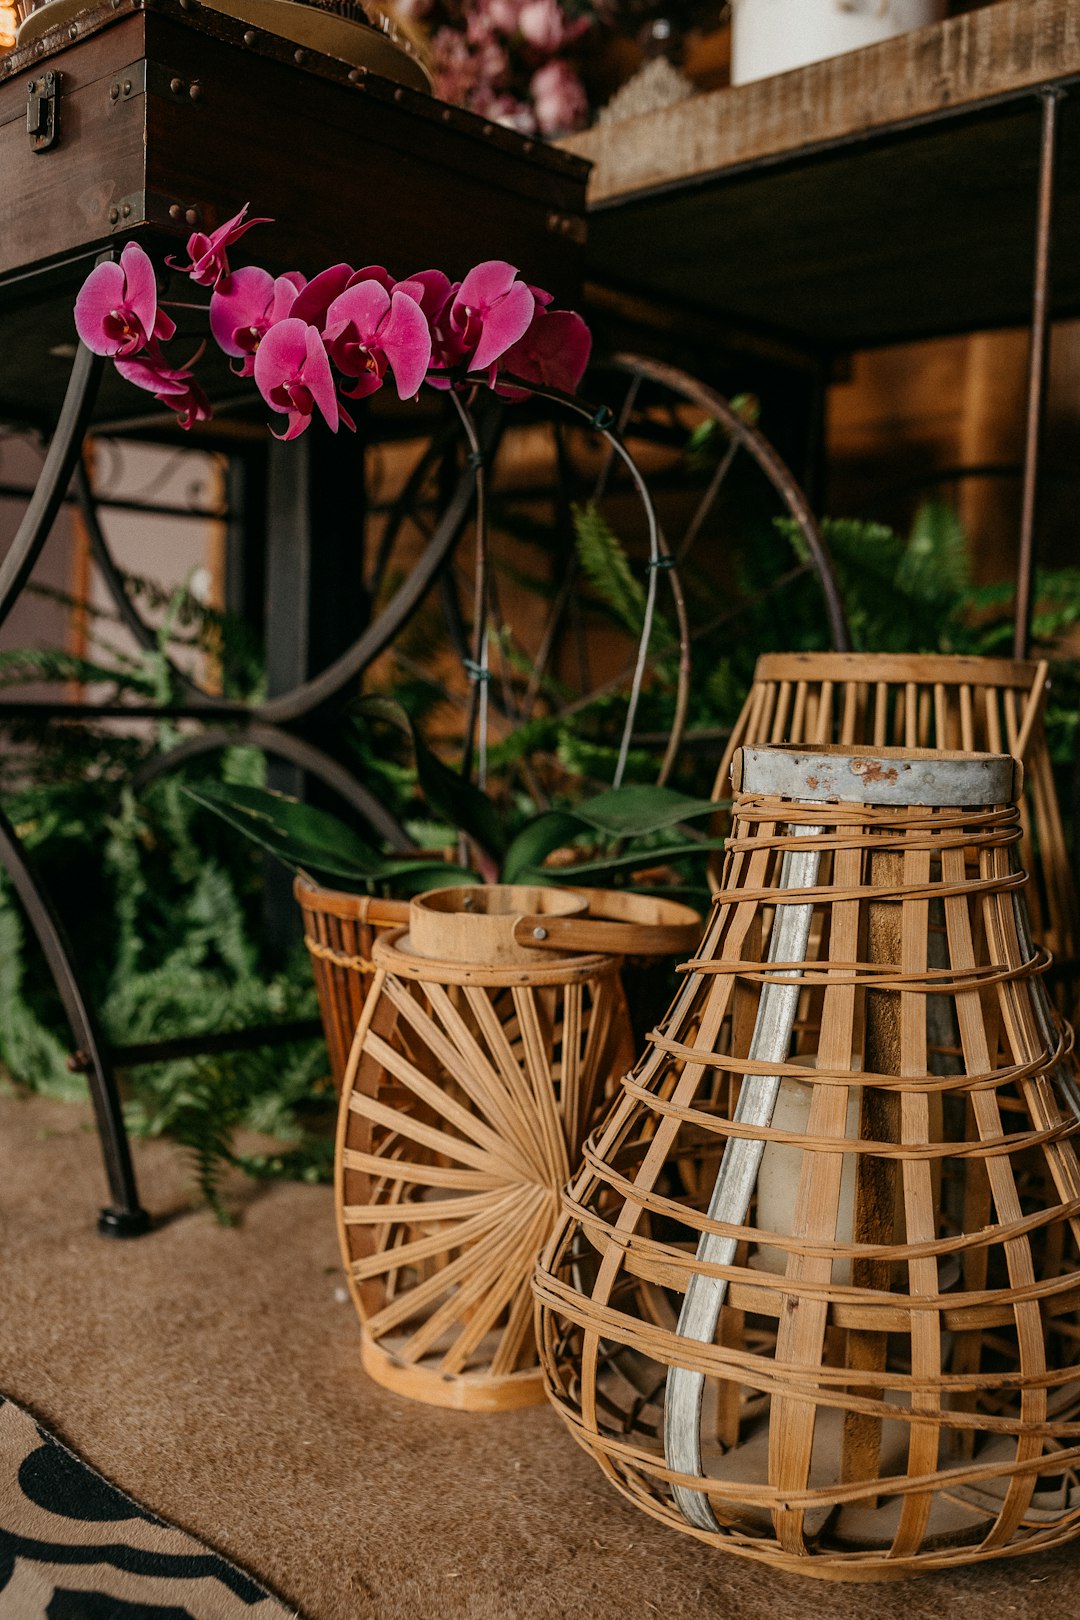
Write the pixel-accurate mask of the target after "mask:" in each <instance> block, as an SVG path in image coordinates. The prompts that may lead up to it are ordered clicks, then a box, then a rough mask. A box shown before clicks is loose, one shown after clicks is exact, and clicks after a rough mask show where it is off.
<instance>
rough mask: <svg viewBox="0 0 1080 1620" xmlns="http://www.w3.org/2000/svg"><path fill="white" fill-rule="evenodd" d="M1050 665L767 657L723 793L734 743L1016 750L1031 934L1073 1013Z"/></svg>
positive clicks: (719, 793)
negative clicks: (1048, 716)
mask: <svg viewBox="0 0 1080 1620" xmlns="http://www.w3.org/2000/svg"><path fill="white" fill-rule="evenodd" d="M1048 685H1049V665H1048V664H1046V663H1045V662H1041V663H1034V662H1026V661H1022V660H1014V659H1008V658H964V657H959V656H941V655H937V654H920V655H910V654H893V653H769V654H767V655H766V656H764V657H762V658H759V659H758V663H757V668H756V670H755V672H754V683H753V686H752V687H751V689H750V693H749V695H748V697H747V699H746V702H745V704H744V705H743V709H742V713H741V714H740V716H739V718H738V720H737V721H736V724H735V728H734V730H733V732H732V735H731V738H730V740H729V743H728V748H727V752H726V753H725V755H724V758H723V759H722V761H721V763H720V770H719V773H718V774H717V778H716V788H715V796H716V797H717V798H726V797H727V793H728V786H729V778H730V770H731V761H732V758H733V756H734V753H735V750H736V749H737V748H741V747H743V746H754V745H759V744H762V743H783V742H787V743H798V744H805V743H815V744H816V743H843V744H848V745H851V746H856V747H862V746H865V747H870V748H883V747H886V746H894V747H900V748H907V749H915V748H943V749H963V750H964V751H965V752H967V753H971V752H973V751H978V750H981V751H983V752H988V753H994V754H996V753H1003V754H1012V755H1014V756H1015V757H1016V758H1017V759H1019V760H1020V761H1021V763H1022V764H1023V766H1024V788H1025V791H1024V795H1023V798H1022V799H1021V803H1020V824H1021V830H1022V835H1023V836H1022V839H1021V847H1020V860H1021V864H1022V865H1023V867H1024V869H1025V871H1026V872H1027V873H1028V874H1029V877H1030V879H1031V882H1030V884H1029V887H1028V890H1027V903H1028V912H1029V915H1030V918H1031V926H1032V929H1033V931H1034V934H1035V938H1036V939H1037V940H1038V941H1039V943H1040V944H1041V945H1045V946H1046V947H1047V948H1048V949H1049V951H1050V952H1051V953H1052V955H1053V957H1054V961H1055V964H1056V965H1055V972H1054V983H1055V993H1056V995H1057V999H1058V1001H1059V1005H1060V1006H1061V1008H1062V1010H1063V1011H1065V1012H1067V1013H1069V1014H1071V1013H1072V1009H1073V1004H1074V997H1075V988H1076V960H1077V955H1078V950H1080V905H1078V902H1077V895H1076V885H1075V882H1074V879H1073V873H1072V867H1071V865H1070V862H1069V855H1068V850H1067V848H1066V844H1065V832H1064V828H1063V825H1062V818H1061V810H1060V808H1059V805H1058V798H1057V790H1056V788H1055V786H1054V773H1053V769H1052V766H1051V762H1050V753H1049V749H1048V747H1047V741H1046V729H1045V726H1044V724H1043V711H1044V708H1045V700H1046V692H1047V688H1048Z"/></svg>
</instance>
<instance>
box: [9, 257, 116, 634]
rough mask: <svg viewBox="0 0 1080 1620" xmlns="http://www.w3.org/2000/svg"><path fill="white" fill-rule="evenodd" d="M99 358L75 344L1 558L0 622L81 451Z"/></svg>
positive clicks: (97, 382)
mask: <svg viewBox="0 0 1080 1620" xmlns="http://www.w3.org/2000/svg"><path fill="white" fill-rule="evenodd" d="M108 257H109V258H111V257H112V255H111V254H110V255H108ZM99 262H100V261H99ZM104 364H105V362H104V360H103V359H102V357H101V355H99V354H91V352H90V350H89V349H88V348H86V347H85V346H84V345H83V344H80V345H79V349H78V352H77V353H76V355H75V360H74V363H73V364H72V367H71V375H70V377H69V378H68V385H67V392H66V393H65V395H64V403H63V405H62V407H61V410H60V419H59V421H58V422H57V424H56V431H55V433H54V434H53V436H52V440H51V442H50V444H49V450H48V454H47V455H46V457H45V465H44V466H43V467H42V469H41V476H40V477H39V479H38V481H37V484H36V486H35V488H34V493H33V495H32V496H31V497H30V502H29V504H28V506H27V508H26V511H25V512H24V513H23V520H22V522H21V523H20V524H19V527H18V530H17V532H16V534H15V538H14V540H13V541H12V542H11V545H10V547H9V548H8V551H7V555H6V556H5V557H4V560H3V562H2V563H0V624H3V622H4V620H5V619H6V618H7V616H8V614H9V613H10V612H11V609H12V607H13V606H14V604H15V599H16V597H17V596H18V595H19V593H20V591H21V590H22V588H23V586H24V585H25V584H26V581H27V580H28V579H29V577H30V573H31V570H32V569H33V566H34V564H35V562H36V561H37V559H38V557H39V555H40V554H41V549H42V547H43V546H44V544H45V542H46V540H47V539H48V537H49V530H50V529H51V528H52V526H53V523H54V521H55V519H56V515H57V513H58V512H59V510H60V507H61V505H62V504H63V501H64V496H65V495H66V494H67V487H68V484H69V483H70V481H71V475H72V473H73V472H74V470H75V466H76V464H77V462H78V460H79V456H80V455H81V453H82V442H83V438H84V437H85V434H86V429H87V427H88V425H89V422H90V415H91V412H92V411H93V408H94V401H95V399H96V398H97V392H98V388H99V386H100V383H101V373H102V368H103V367H104Z"/></svg>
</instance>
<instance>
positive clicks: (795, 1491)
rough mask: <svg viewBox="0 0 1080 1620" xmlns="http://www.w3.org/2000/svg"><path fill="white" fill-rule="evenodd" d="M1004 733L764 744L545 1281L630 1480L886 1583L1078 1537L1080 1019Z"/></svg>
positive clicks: (738, 782) (576, 1373) (741, 784)
mask: <svg viewBox="0 0 1080 1620" xmlns="http://www.w3.org/2000/svg"><path fill="white" fill-rule="evenodd" d="M1018 779H1019V767H1018V766H1017V765H1016V764H1015V762H1014V761H1013V760H1012V759H1010V758H1006V757H1002V756H986V755H952V756H950V755H947V754H946V755H943V754H929V753H918V752H912V751H906V750H902V749H883V750H879V751H877V752H876V753H874V752H873V751H871V750H867V749H863V750H847V749H842V748H835V747H834V748H819V749H805V750H797V749H776V748H764V749H744V750H742V751H740V753H739V754H737V755H736V759H735V769H734V781H735V786H736V789H737V791H736V794H735V799H734V810H733V815H734V822H733V836H732V838H731V841H730V844H729V847H728V852H727V856H726V862H725V867H724V872H723V884H722V887H721V889H720V891H719V893H718V894H717V895H716V896H715V901H714V907H713V911H712V915H711V918H710V922H709V925H708V928H707V930H706V934H705V938H704V941H703V944H702V946H701V949H700V951H699V952H698V954H697V957H696V958H695V959H694V960H693V961H691V962H689V963H688V964H687V965H686V968H685V973H686V977H685V982H684V983H683V985H682V988H681V990H680V992H679V994H678V996H677V998H676V999H675V1001H674V1003H673V1005H672V1007H671V1009H670V1011H669V1013H668V1015H667V1018H666V1019H665V1021H664V1023H663V1025H662V1027H661V1028H660V1029H659V1030H657V1031H656V1032H654V1034H653V1036H652V1037H651V1039H650V1042H649V1045H648V1047H647V1048H646V1050H645V1053H644V1055H643V1057H642V1058H641V1060H640V1061H639V1063H638V1064H637V1066H636V1068H635V1069H634V1070H633V1071H632V1073H631V1074H629V1075H628V1076H627V1077H626V1078H625V1079H624V1080H623V1082H622V1091H621V1096H620V1097H619V1100H618V1102H617V1103H616V1105H615V1106H614V1108H613V1109H612V1111H611V1113H610V1115H609V1116H608V1118H607V1120H606V1122H605V1123H604V1125H603V1127H602V1128H601V1130H600V1131H599V1132H598V1133H597V1134H596V1135H595V1136H593V1137H591V1138H590V1139H589V1141H588V1142H587V1143H586V1145H585V1152H584V1159H585V1163H584V1169H583V1170H582V1171H581V1172H580V1173H579V1175H578V1176H577V1178H576V1179H575V1181H574V1182H573V1183H572V1184H571V1186H570V1188H569V1190H568V1193H567V1195H566V1198H565V1201H564V1213H563V1216H562V1219H561V1222H560V1225H559V1228H558V1230H557V1232H556V1235H555V1237H554V1238H553V1240H552V1242H551V1244H550V1245H549V1247H548V1249H547V1251H546V1252H545V1255H544V1257H543V1259H542V1261H541V1265H540V1268H539V1270H538V1273H537V1281H536V1289H537V1295H538V1300H539V1323H540V1339H541V1355H542V1359H543V1364H544V1368H545V1371H546V1375H547V1379H548V1385H549V1394H550V1395H551V1398H552V1400H553V1401H554V1403H555V1405H556V1407H557V1409H558V1410H559V1412H560V1413H561V1415H562V1416H563V1418H564V1419H565V1421H566V1423H567V1424H568V1426H569V1428H570V1429H571V1431H572V1433H573V1434H574V1436H575V1437H576V1438H577V1439H578V1440H579V1441H580V1443H581V1444H582V1445H583V1446H584V1447H585V1448H586V1449H587V1450H588V1451H590V1452H591V1453H592V1454H593V1456H594V1457H595V1458H596V1460H597V1462H598V1463H599V1464H600V1466H601V1468H602V1469H603V1470H604V1472H605V1473H606V1474H607V1476H608V1477H609V1479H610V1480H611V1481H612V1483H613V1484H615V1485H616V1486H617V1487H618V1489H619V1490H621V1491H622V1492H623V1493H624V1494H625V1495H626V1496H628V1497H629V1498H630V1500H631V1501H632V1502H634V1503H636V1504H637V1505H638V1506H640V1507H642V1508H644V1509H645V1511H647V1512H648V1513H650V1514H652V1515H653V1516H654V1517H656V1518H659V1519H661V1520H663V1521H665V1522H666V1523H667V1524H669V1525H671V1526H673V1527H676V1528H679V1529H683V1530H688V1531H689V1532H690V1533H691V1534H693V1535H695V1536H697V1537H699V1538H700V1539H701V1540H703V1541H706V1542H709V1543H712V1544H714V1545H715V1546H718V1547H724V1548H727V1549H728V1550H730V1551H732V1552H734V1553H738V1554H740V1555H742V1556H744V1557H748V1558H752V1559H756V1560H758V1561H759V1562H761V1563H765V1564H770V1565H773V1566H776V1567H778V1568H781V1569H784V1570H786V1571H789V1572H795V1573H800V1574H806V1575H818V1576H823V1577H826V1578H829V1579H833V1580H887V1579H892V1578H896V1577H899V1576H903V1575H908V1574H914V1573H916V1572H919V1571H922V1570H928V1569H941V1568H947V1567H952V1566H955V1565H959V1564H963V1563H967V1562H970V1561H976V1560H984V1559H990V1558H995V1557H1006V1556H1012V1555H1014V1554H1016V1553H1019V1552H1024V1551H1027V1550H1035V1549H1037V1548H1040V1547H1051V1546H1055V1545H1057V1544H1058V1543H1060V1542H1063V1541H1065V1540H1067V1539H1069V1538H1070V1537H1072V1536H1074V1535H1076V1534H1077V1533H1078V1532H1080V1476H1078V1474H1077V1473H1076V1472H1075V1470H1076V1469H1077V1468H1078V1465H1080V1345H1078V1338H1080V1268H1078V1247H1077V1224H1076V1223H1077V1218H1078V1215H1080V1166H1078V1163H1077V1156H1076V1149H1075V1141H1076V1133H1077V1130H1078V1129H1080V1124H1078V1100H1077V1087H1076V1082H1075V1078H1074V1065H1073V1058H1072V1050H1071V1047H1072V1036H1071V1031H1069V1029H1068V1026H1067V1025H1063V1024H1061V1023H1060V1022H1059V1021H1058V1020H1057V1017H1056V1014H1055V1013H1054V1012H1053V1010H1052V1008H1051V1006H1050V1003H1049V1001H1048V999H1047V997H1046V994H1045V992H1044V990H1043V988H1042V983H1043V981H1042V978H1041V974H1042V970H1043V969H1044V968H1045V966H1046V956H1045V953H1044V952H1043V951H1042V950H1041V949H1036V948H1034V947H1033V946H1032V943H1031V938H1030V934H1029V928H1028V919H1027V914H1026V884H1025V879H1024V877H1023V875H1022V873H1021V872H1020V870H1019V868H1018V866H1017V863H1016V849H1017V846H1018V842H1019V838H1020V821H1019V813H1018V810H1017V808H1016V802H1015V801H1016V797H1017V793H1018V790H1019V780H1018Z"/></svg>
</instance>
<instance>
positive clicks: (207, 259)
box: [165, 203, 272, 287]
mask: <svg viewBox="0 0 1080 1620" xmlns="http://www.w3.org/2000/svg"><path fill="white" fill-rule="evenodd" d="M250 207H251V204H250V203H245V204H244V206H243V208H241V210H240V212H239V213H238V214H234V215H233V217H232V219H227V220H226V221H225V223H224V225H219V226H218V228H217V230H216V231H212V232H211V233H210V234H209V235H207V234H206V233H205V232H204V231H193V232H192V234H191V235H190V236H189V237H188V243H187V254H188V258H189V260H190V261H191V262H190V263H189V264H177V263H176V260H175V259H171V258H170V259H166V260H165V263H166V264H167V265H168V266H169V268H170V269H171V270H180V271H182V272H183V274H184V275H186V276H190V277H191V279H192V281H194V282H195V283H196V285H197V286H199V287H216V286H217V285H218V283H219V282H220V281H221V280H222V279H223V278H224V277H226V276H227V275H228V274H229V261H228V258H227V257H226V250H227V249H228V248H229V247H231V246H232V244H233V243H234V242H238V241H239V240H240V238H241V237H242V236H243V235H244V233H245V232H246V231H250V229H251V227H252V226H253V225H269V224H271V223H272V221H271V220H269V219H245V218H244V215H245V214H246V213H247V211H248V209H249V208H250Z"/></svg>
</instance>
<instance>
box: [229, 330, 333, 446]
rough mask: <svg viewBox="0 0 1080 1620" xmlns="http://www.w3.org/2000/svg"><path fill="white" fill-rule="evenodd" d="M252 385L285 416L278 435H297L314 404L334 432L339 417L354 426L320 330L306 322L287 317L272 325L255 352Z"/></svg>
mask: <svg viewBox="0 0 1080 1620" xmlns="http://www.w3.org/2000/svg"><path fill="white" fill-rule="evenodd" d="M254 377H255V386H256V387H257V388H258V390H259V392H260V394H261V395H262V397H263V399H265V401H266V403H267V404H268V405H269V406H270V408H271V409H272V410H275V411H280V412H283V413H287V414H288V418H289V422H288V426H287V428H286V430H285V432H284V433H275V434H274V437H275V438H277V439H296V438H299V436H300V434H301V433H303V432H304V430H305V429H306V428H307V426H308V423H309V422H310V421H311V418H312V415H313V414H314V412H315V410H316V408H317V409H318V410H319V411H320V412H321V413H322V416H323V417H324V419H325V421H326V424H327V426H328V427H329V428H330V430H331V431H332V432H333V433H336V432H337V430H338V423H339V421H343V422H344V423H345V425H346V426H347V427H352V426H353V423H352V421H351V419H350V418H349V417H348V416H347V415H346V414H345V412H344V411H342V410H340V408H339V406H338V398H337V394H336V392H335V390H334V378H333V375H332V373H331V371H330V360H329V357H328V356H327V353H326V348H325V345H324V344H323V340H322V338H321V337H320V335H319V333H318V332H317V331H316V330H315V328H314V327H313V326H309V325H308V323H307V322H306V321H303V320H298V319H295V318H294V317H293V316H288V317H287V318H286V319H285V320H283V321H279V322H278V324H277V325H276V326H272V327H271V328H270V330H269V331H268V332H267V334H266V336H265V337H264V338H263V340H262V342H261V343H260V344H259V347H258V348H257V349H256V351H255V371H254Z"/></svg>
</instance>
